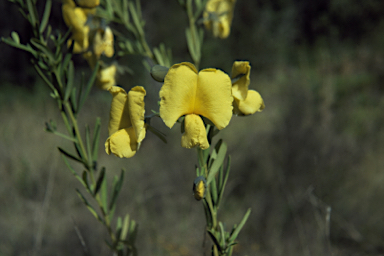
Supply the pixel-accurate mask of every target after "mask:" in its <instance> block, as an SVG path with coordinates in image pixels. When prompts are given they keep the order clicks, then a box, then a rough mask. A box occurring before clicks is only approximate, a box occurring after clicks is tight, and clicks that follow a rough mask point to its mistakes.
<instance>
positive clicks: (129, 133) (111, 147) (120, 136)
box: [105, 127, 138, 158]
mask: <svg viewBox="0 0 384 256" xmlns="http://www.w3.org/2000/svg"><path fill="white" fill-rule="evenodd" d="M137 148H138V143H137V141H136V135H135V130H134V129H133V127H129V128H126V129H121V130H119V131H117V132H115V133H113V134H112V135H111V136H110V137H109V138H108V139H107V141H106V142H105V151H106V152H107V154H108V155H109V154H111V153H112V154H114V155H116V156H118V157H120V158H122V157H126V158H130V157H132V156H134V155H135V154H136V151H137Z"/></svg>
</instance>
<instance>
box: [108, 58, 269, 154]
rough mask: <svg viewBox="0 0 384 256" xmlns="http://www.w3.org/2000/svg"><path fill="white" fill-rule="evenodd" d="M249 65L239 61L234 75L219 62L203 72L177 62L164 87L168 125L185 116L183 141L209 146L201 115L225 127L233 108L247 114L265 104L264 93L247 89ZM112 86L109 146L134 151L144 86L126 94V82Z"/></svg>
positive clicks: (138, 139) (121, 151)
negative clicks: (218, 65)
mask: <svg viewBox="0 0 384 256" xmlns="http://www.w3.org/2000/svg"><path fill="white" fill-rule="evenodd" d="M250 70H251V67H250V65H249V62H248V61H236V62H234V64H233V67H232V80H231V78H230V77H229V76H228V75H227V74H226V73H224V72H223V71H221V70H218V69H214V68H208V69H203V70H201V71H200V72H198V71H197V70H196V68H195V66H194V65H193V64H191V63H188V62H183V63H179V64H175V65H173V66H172V67H171V68H170V69H169V70H168V72H167V74H166V75H165V77H164V84H163V86H162V88H161V90H160V93H159V95H160V117H161V118H162V120H163V121H164V123H165V125H166V126H168V127H169V128H172V127H173V126H174V124H175V123H176V121H177V120H179V118H180V117H184V120H183V124H184V134H183V135H182V138H181V146H182V147H185V148H193V147H195V146H199V147H200V148H201V149H207V148H208V147H209V142H208V139H207V134H206V128H205V124H204V121H203V119H202V117H205V118H206V119H208V120H209V121H211V122H212V123H213V124H214V125H215V126H216V127H217V128H218V129H219V130H221V129H223V128H225V127H226V126H227V125H228V124H229V122H230V120H231V118H232V115H233V114H235V115H243V116H244V115H250V114H254V113H256V112H258V111H262V110H263V109H264V102H263V99H262V98H261V96H260V94H259V93H258V92H256V91H254V90H248V87H249V84H250V78H249V76H250ZM109 91H110V92H111V93H112V95H113V100H112V107H111V117H110V124H109V135H110V137H109V138H108V140H107V142H106V144H105V147H106V151H107V153H108V154H110V153H113V154H115V155H117V156H119V157H131V156H133V155H134V154H135V153H136V151H137V149H138V148H139V146H140V143H141V141H142V140H143V139H144V137H145V130H146V125H145V123H144V96H145V90H144V88H143V87H140V86H136V87H134V88H133V89H131V91H130V92H129V93H128V94H127V93H126V92H125V91H124V90H123V89H122V88H120V87H117V86H112V87H111V88H110V89H109Z"/></svg>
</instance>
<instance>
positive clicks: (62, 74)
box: [60, 53, 72, 76]
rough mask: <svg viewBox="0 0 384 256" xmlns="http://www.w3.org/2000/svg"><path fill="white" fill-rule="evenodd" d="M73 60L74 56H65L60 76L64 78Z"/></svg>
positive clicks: (68, 54)
mask: <svg viewBox="0 0 384 256" xmlns="http://www.w3.org/2000/svg"><path fill="white" fill-rule="evenodd" d="M71 58H72V54H71V53H67V54H65V57H64V60H63V62H62V63H61V66H60V75H61V76H64V71H65V70H67V66H68V64H69V62H70V60H71Z"/></svg>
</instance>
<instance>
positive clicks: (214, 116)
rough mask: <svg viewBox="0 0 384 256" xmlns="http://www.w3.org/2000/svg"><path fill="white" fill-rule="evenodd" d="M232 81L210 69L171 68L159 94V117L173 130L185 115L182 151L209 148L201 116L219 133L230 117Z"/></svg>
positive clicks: (187, 66) (183, 64) (184, 66)
mask: <svg viewBox="0 0 384 256" xmlns="http://www.w3.org/2000/svg"><path fill="white" fill-rule="evenodd" d="M231 88H232V84H231V79H230V78H229V76H228V75H227V74H225V73H224V72H222V71H220V70H218V69H214V68H209V69H204V70H201V71H200V72H199V73H198V72H197V70H196V68H195V66H194V65H193V64H191V63H188V62H183V63H180V64H175V65H173V66H172V67H171V68H170V69H169V71H168V73H167V75H166V76H165V79H164V85H163V87H162V88H161V90H160V98H161V101H160V117H161V118H162V119H163V121H164V123H165V124H166V125H167V126H168V127H169V128H172V127H173V125H174V124H175V122H176V121H177V120H178V119H179V117H181V116H184V115H185V119H184V131H185V132H184V134H183V136H182V139H181V145H182V146H183V147H185V148H192V147H194V146H199V147H200V148H202V149H206V148H208V147H209V143H208V140H207V135H206V130H205V126H204V123H203V120H202V119H201V117H200V115H201V116H204V117H206V118H208V119H209V120H210V121H212V122H213V124H214V125H215V126H216V127H217V128H218V129H220V130H221V129H223V128H224V127H226V126H227V125H228V123H229V121H230V120H231V117H232V102H233V97H232V93H231V90H232V89H231Z"/></svg>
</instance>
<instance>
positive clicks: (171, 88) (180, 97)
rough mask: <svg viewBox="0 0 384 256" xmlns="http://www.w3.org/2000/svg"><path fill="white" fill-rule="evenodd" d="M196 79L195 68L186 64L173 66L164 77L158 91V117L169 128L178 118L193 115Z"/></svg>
mask: <svg viewBox="0 0 384 256" xmlns="http://www.w3.org/2000/svg"><path fill="white" fill-rule="evenodd" d="M197 78H198V75H197V70H196V68H195V66H194V65H193V64H191V63H188V62H183V63H180V64H175V65H173V66H172V67H171V68H170V69H169V71H168V73H167V75H166V76H165V78H164V85H163V86H162V88H161V90H160V98H161V101H160V116H161V118H162V119H163V121H164V123H165V124H166V125H167V126H168V127H169V128H172V126H173V125H174V124H175V122H176V121H177V119H178V118H179V117H181V116H183V115H185V114H191V113H193V109H194V103H195V97H196V90H197Z"/></svg>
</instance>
